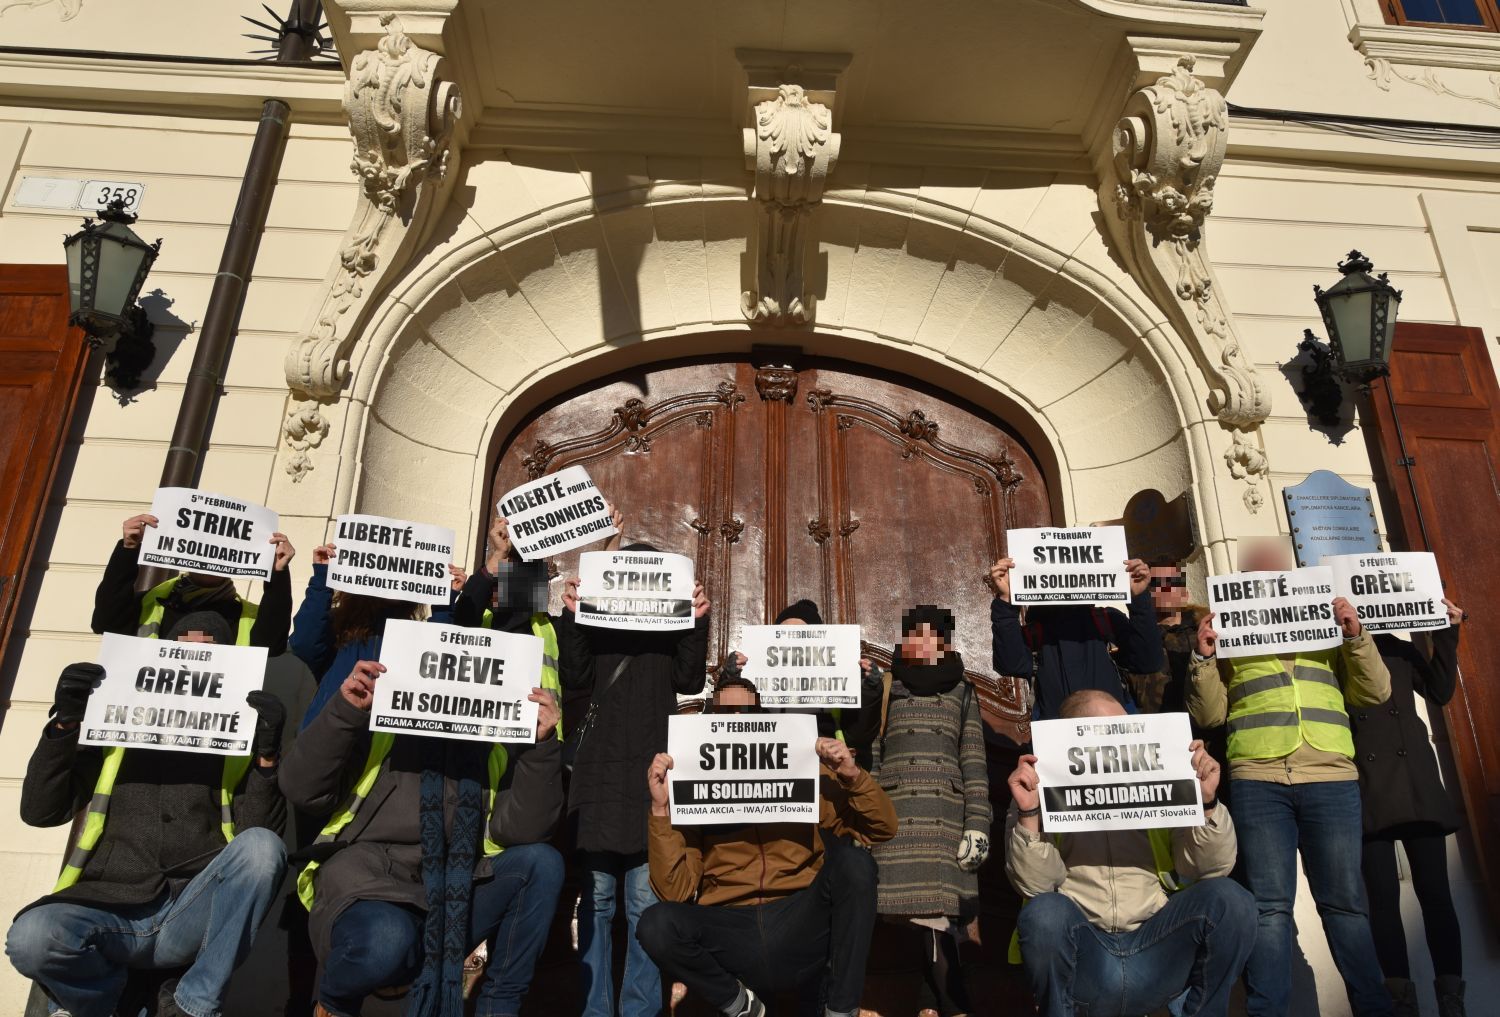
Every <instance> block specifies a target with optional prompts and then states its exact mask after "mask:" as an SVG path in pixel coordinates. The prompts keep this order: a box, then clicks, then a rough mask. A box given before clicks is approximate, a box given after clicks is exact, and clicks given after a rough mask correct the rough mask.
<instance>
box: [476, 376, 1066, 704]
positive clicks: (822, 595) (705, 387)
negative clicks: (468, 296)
mask: <svg viewBox="0 0 1500 1017" xmlns="http://www.w3.org/2000/svg"><path fill="white" fill-rule="evenodd" d="M574 464H583V465H585V466H587V467H588V469H589V472H590V474H591V475H592V476H593V478H594V480H595V482H596V483H598V485H599V487H600V489H601V490H602V491H603V492H604V493H605V495H606V497H608V498H610V499H611V500H613V501H614V502H615V503H616V504H617V505H618V506H619V508H620V509H621V511H623V512H624V513H625V515H626V517H627V521H626V525H625V539H626V540H627V541H638V540H639V541H646V542H649V543H651V544H654V545H655V546H657V547H659V548H661V549H663V550H669V551H677V552H680V553H683V554H688V555H691V556H693V557H694V558H695V560H696V561H697V562H698V573H699V577H700V578H702V579H703V581H704V582H705V584H706V585H707V587H708V591H709V595H710V596H711V597H712V598H713V601H714V605H715V609H714V613H713V624H712V629H711V632H710V643H709V646H710V657H711V661H710V663H712V662H713V661H717V660H718V659H719V658H720V657H722V656H723V654H725V653H727V652H728V651H729V650H730V649H731V647H732V646H733V644H734V641H735V637H736V635H737V634H738V631H739V629H740V627H741V626H743V625H745V624H757V623H761V622H767V621H770V620H771V619H772V618H773V617H774V615H775V614H776V612H777V611H779V610H780V609H781V608H782V607H783V606H785V605H786V604H788V603H790V602H791V601H794V600H797V599H798V598H801V597H811V598H813V599H815V600H817V601H818V603H819V605H820V606H821V607H822V610H823V617H824V619H825V620H826V621H829V622H857V623H859V624H861V625H863V626H864V627H865V631H866V638H867V640H868V642H867V645H866V648H867V650H868V651H869V652H870V653H871V655H872V656H874V657H876V658H877V659H881V660H882V661H886V660H889V656H890V654H889V648H890V646H891V645H892V644H893V643H894V641H895V638H896V636H897V634H898V632H899V631H900V621H901V614H902V612H903V611H904V610H905V609H907V608H909V607H911V606H912V605H913V604H918V603H932V604H938V605H942V606H946V607H949V608H950V609H952V610H953V612H954V615H955V618H956V619H957V622H958V633H957V640H956V641H957V644H958V648H959V650H960V652H962V653H963V655H964V660H965V663H966V665H967V667H968V670H969V671H970V672H973V673H977V674H989V668H990V639H989V599H990V597H989V592H988V589H987V588H986V587H985V586H984V584H983V576H984V572H985V569H986V568H987V567H988V564H989V563H990V562H991V561H993V560H994V558H995V557H996V556H998V555H999V553H1000V552H1001V551H1002V550H1003V547H1004V535H1005V530H1006V529H1007V528H1008V527H1013V526H1035V525H1044V524H1046V523H1048V522H1050V521H1051V518H1050V510H1049V507H1048V499H1047V491H1046V484H1045V481H1044V478H1043V476H1042V473H1041V471H1040V469H1039V468H1038V467H1037V465H1036V462H1035V460H1034V459H1033V458H1032V456H1031V454H1030V453H1029V452H1028V451H1027V449H1026V447H1025V446H1024V445H1023V444H1022V443H1021V441H1020V440H1019V439H1018V438H1016V437H1015V436H1014V435H1012V434H1011V433H1010V432H1008V431H1007V430H1006V429H1004V428H1003V427H1002V426H1001V425H1000V424H998V423H997V422H996V421H994V420H993V419H991V418H989V417H987V416H986V415H984V414H983V413H982V412H981V411H979V410H978V409H976V408H973V407H969V406H967V405H966V404H963V403H962V402H961V401H959V400H956V399H954V398H953V397H952V396H949V395H947V394H945V393H941V392H939V391H936V390H932V389H929V388H926V387H923V386H919V385H916V384H914V383H913V382H912V381H911V380H910V379H906V378H900V377H897V376H887V375H882V374H881V373H880V372H876V371H872V370H870V369H868V368H865V367H861V366H858V365H853V364H846V363H842V362H838V361H829V360H807V361H804V362H801V363H798V364H797V365H796V366H795V367H793V366H786V365H785V364H778V365H777V366H765V365H762V366H760V367H759V368H758V369H757V367H756V366H755V365H753V364H752V363H750V362H748V361H745V360H717V361H691V362H682V361H678V362H674V363H668V364H657V365H651V366H648V367H644V368H638V369H635V370H632V371H627V372H624V373H621V374H618V375H614V376H612V377H610V378H605V379H602V380H600V381H598V382H596V383H593V384H591V385H589V386H586V387H584V388H581V389H578V390H575V391H573V392H570V393H568V394H566V395H564V396H562V397H560V398H558V399H556V400H554V401H552V402H551V403H549V404H547V405H545V406H543V407H542V408H541V409H540V410H539V411H537V412H536V413H535V414H533V415H532V416H531V417H530V418H529V419H528V420H527V421H525V422H523V424H522V425H521V426H520V427H519V428H518V429H517V430H516V431H515V432H514V433H513V434H512V435H511V437H510V438H509V440H508V441H507V442H506V443H505V445H504V446H503V447H502V450H501V453H500V458H499V461H498V463H497V465H496V471H495V479H494V484H493V487H492V491H491V499H490V505H491V507H490V511H491V512H493V511H494V507H493V506H494V504H495V502H496V501H497V500H498V498H499V496H500V495H501V494H503V493H504V492H505V491H507V490H509V489H510V488H511V487H514V486H515V485H516V484H519V483H521V482H522V481H524V480H527V479H531V478H535V477H539V476H542V475H544V474H546V473H551V472H555V471H557V470H559V469H562V468H563V467H565V466H570V465H574ZM576 561H577V552H573V553H570V554H564V555H560V556H559V557H558V559H557V560H556V562H555V564H556V571H557V573H558V574H563V575H569V574H572V572H573V570H574V569H575V567H576ZM1000 698H1001V701H1002V702H1003V703H1005V704H1006V705H1007V707H1008V711H1009V712H1011V713H1013V714H1014V717H1015V720H1016V721H1017V722H1021V721H1022V719H1023V716H1024V698H1023V696H1022V695H1021V692H1020V689H1019V687H1018V686H1017V685H1016V684H1015V683H1013V682H1010V681H1008V680H1006V681H1002V683H1001V695H1000Z"/></svg>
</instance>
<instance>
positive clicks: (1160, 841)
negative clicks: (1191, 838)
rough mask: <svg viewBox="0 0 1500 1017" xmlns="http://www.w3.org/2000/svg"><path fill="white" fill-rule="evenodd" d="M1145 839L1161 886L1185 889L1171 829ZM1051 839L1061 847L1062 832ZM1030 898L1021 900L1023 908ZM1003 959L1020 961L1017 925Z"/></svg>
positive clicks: (1169, 890) (1170, 891)
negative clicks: (1173, 854) (1174, 849)
mask: <svg viewBox="0 0 1500 1017" xmlns="http://www.w3.org/2000/svg"><path fill="white" fill-rule="evenodd" d="M1146 839H1147V840H1149V841H1150V842H1151V863H1152V864H1153V865H1154V866H1156V878H1157V879H1159V880H1160V881H1161V888H1162V890H1164V891H1165V892H1166V893H1168V894H1173V893H1176V892H1177V891H1178V890H1182V889H1185V888H1186V887H1187V885H1188V883H1187V881H1185V880H1183V879H1181V878H1180V877H1179V876H1178V875H1177V865H1176V863H1175V862H1173V861H1172V831H1171V830H1147V831H1146ZM1053 841H1054V842H1055V843H1056V844H1057V846H1058V847H1059V848H1061V847H1062V834H1060V833H1058V834H1053ZM1030 899H1031V898H1029V897H1028V898H1025V899H1023V900H1022V901H1021V906H1022V907H1023V908H1024V907H1025V906H1026V905H1027V903H1028V902H1029V901H1030ZM1005 959H1006V960H1007V961H1009V962H1010V963H1011V964H1020V963H1021V928H1020V926H1019V925H1018V926H1017V927H1016V928H1014V929H1012V930H1011V934H1010V949H1009V950H1007V951H1006V956H1005Z"/></svg>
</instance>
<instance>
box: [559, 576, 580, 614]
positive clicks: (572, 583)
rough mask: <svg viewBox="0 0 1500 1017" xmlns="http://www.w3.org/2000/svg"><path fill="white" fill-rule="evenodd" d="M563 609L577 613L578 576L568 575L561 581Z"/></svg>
mask: <svg viewBox="0 0 1500 1017" xmlns="http://www.w3.org/2000/svg"><path fill="white" fill-rule="evenodd" d="M562 600H563V610H564V611H572V612H573V613H574V614H577V613H578V577H577V576H570V577H569V578H568V579H567V581H565V582H564V583H563V594H562Z"/></svg>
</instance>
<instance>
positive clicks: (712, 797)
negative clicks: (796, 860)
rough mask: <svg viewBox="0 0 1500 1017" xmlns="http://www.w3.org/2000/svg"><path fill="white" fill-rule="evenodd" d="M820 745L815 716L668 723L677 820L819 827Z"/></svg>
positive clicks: (708, 717) (710, 717) (724, 716)
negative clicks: (818, 744) (818, 745)
mask: <svg viewBox="0 0 1500 1017" xmlns="http://www.w3.org/2000/svg"><path fill="white" fill-rule="evenodd" d="M817 741H818V720H817V718H816V717H814V716H813V715H812V714H810V713H782V714H756V713H739V714H731V713H719V714H712V713H711V714H703V715H700V716H696V717H683V716H674V717H669V718H667V754H668V755H670V756H671V757H672V769H671V771H670V778H671V793H672V822H673V823H674V824H676V825H679V826H694V825H700V824H705V823H816V822H817V821H818V798H819V792H818V773H819V769H818V753H817V749H816V748H815V747H814V746H815V745H816V744H817Z"/></svg>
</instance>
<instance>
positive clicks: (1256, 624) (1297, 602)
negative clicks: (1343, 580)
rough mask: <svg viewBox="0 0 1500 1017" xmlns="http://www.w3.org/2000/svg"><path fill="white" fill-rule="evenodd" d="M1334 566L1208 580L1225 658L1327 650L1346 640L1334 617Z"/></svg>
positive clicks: (1216, 625) (1209, 601)
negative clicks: (1332, 567)
mask: <svg viewBox="0 0 1500 1017" xmlns="http://www.w3.org/2000/svg"><path fill="white" fill-rule="evenodd" d="M1333 598H1334V592H1333V569H1331V568H1329V567H1328V566H1327V565H1317V566H1314V567H1313V568H1306V569H1292V570H1290V571H1288V572H1235V573H1231V574H1230V575H1227V576H1214V577H1212V578H1211V579H1209V581H1208V608H1209V610H1210V611H1212V612H1214V621H1213V627H1214V631H1216V632H1218V634H1219V649H1218V654H1219V656H1221V657H1225V658H1234V657H1261V656H1266V655H1280V654H1287V653H1298V652H1300V651H1302V650H1326V649H1328V648H1329V647H1332V646H1338V645H1339V644H1340V643H1341V642H1343V638H1344V637H1343V633H1342V632H1341V631H1340V630H1339V625H1338V622H1336V621H1334V620H1333Z"/></svg>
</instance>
